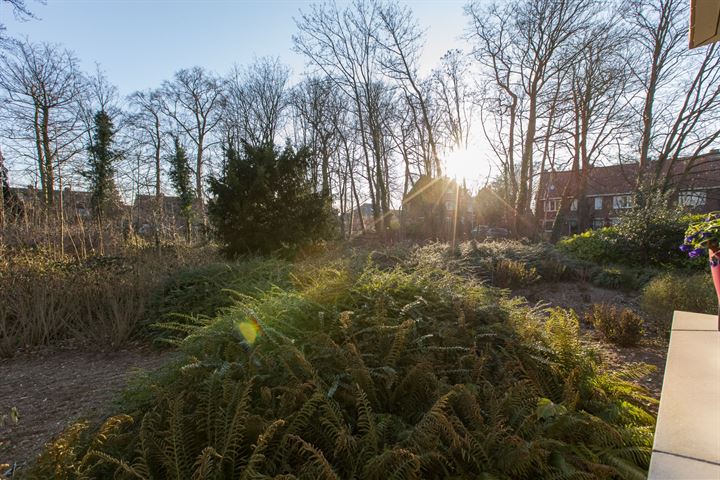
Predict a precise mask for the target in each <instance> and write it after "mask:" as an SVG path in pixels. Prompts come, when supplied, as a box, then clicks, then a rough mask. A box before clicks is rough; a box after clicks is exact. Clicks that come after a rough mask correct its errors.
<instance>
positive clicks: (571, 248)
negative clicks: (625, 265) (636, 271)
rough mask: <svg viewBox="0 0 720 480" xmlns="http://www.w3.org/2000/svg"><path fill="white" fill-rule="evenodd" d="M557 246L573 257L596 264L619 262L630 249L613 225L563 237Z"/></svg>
mask: <svg viewBox="0 0 720 480" xmlns="http://www.w3.org/2000/svg"><path fill="white" fill-rule="evenodd" d="M557 247H558V249H559V250H560V251H562V252H564V253H567V254H569V255H572V256H574V257H575V258H578V259H581V260H586V261H588V262H593V263H598V264H605V263H617V262H620V261H622V260H623V257H624V256H625V255H626V253H627V251H628V250H629V249H630V246H629V245H627V244H626V243H624V242H623V241H622V237H621V236H620V234H619V233H618V231H617V229H616V228H614V227H605V228H599V229H596V230H588V231H586V232H583V233H580V234H577V235H573V236H571V237H568V238H564V239H562V240H560V241H559V242H558V243H557Z"/></svg>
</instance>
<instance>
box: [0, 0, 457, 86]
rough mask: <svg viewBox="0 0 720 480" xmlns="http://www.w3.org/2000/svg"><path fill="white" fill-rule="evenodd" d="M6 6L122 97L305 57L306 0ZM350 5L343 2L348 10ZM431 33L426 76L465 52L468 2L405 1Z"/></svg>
mask: <svg viewBox="0 0 720 480" xmlns="http://www.w3.org/2000/svg"><path fill="white" fill-rule="evenodd" d="M2 3H3V2H0V18H1V19H2V23H5V25H6V27H7V32H6V34H8V35H10V36H13V37H16V38H17V37H24V36H27V37H28V38H30V40H32V41H35V42H40V41H43V42H51V43H59V44H62V45H63V46H64V47H66V48H68V49H70V50H72V51H74V52H75V53H76V55H77V56H78V58H79V59H80V61H81V65H82V67H83V69H84V70H85V71H88V72H92V71H94V70H95V63H96V62H97V63H99V64H100V66H101V68H102V69H103V70H105V72H106V73H107V76H108V78H109V80H110V81H111V82H112V83H114V84H115V85H116V86H117V87H118V88H119V90H120V93H121V94H122V95H127V94H130V93H132V92H133V91H135V90H144V89H148V88H154V87H157V86H159V85H160V83H162V81H163V80H166V79H169V78H171V77H172V75H173V73H174V72H175V71H177V70H179V69H180V68H186V67H192V66H195V65H199V66H203V67H206V68H207V69H209V70H211V71H214V72H216V73H220V74H224V73H226V72H227V71H229V70H230V68H231V66H232V65H233V64H234V63H237V64H239V65H247V64H249V63H251V62H252V61H253V59H254V58H256V57H261V56H273V57H279V58H280V60H281V61H282V62H283V63H285V64H287V65H289V66H290V68H291V69H292V72H293V75H294V76H295V77H296V78H297V76H299V75H301V74H302V73H303V71H304V70H305V59H304V58H303V57H302V56H301V55H299V54H297V53H295V52H293V51H292V35H293V33H295V32H296V30H297V29H296V27H295V22H294V20H293V18H294V17H298V15H299V12H300V11H301V10H307V9H308V8H309V6H310V5H311V4H312V3H316V2H311V1H306V0H265V1H262V0H47V2H46V4H45V5H43V4H42V3H39V2H35V1H34V0H27V4H28V7H29V8H30V9H31V11H33V13H35V15H36V16H37V17H38V19H37V20H33V19H31V20H27V21H17V20H15V19H14V18H13V16H12V14H11V12H10V8H9V7H8V6H7V5H4V6H2ZM343 3H347V2H346V1H345V2H344V1H342V0H340V1H338V4H340V5H342V4H343ZM401 3H404V4H406V5H409V6H411V7H412V9H413V12H414V13H415V15H416V17H417V20H418V22H419V24H420V25H421V26H422V27H424V28H427V36H426V45H425V51H424V55H423V57H422V65H421V73H425V72H427V71H429V70H430V69H431V68H432V67H433V66H434V65H435V64H437V62H438V60H439V59H440V57H441V56H442V55H443V53H445V52H446V51H447V50H448V49H450V48H463V47H464V45H465V44H464V42H463V41H462V40H461V39H460V38H459V37H460V35H461V34H462V31H463V29H464V28H465V25H466V24H467V20H466V18H465V17H464V16H463V5H464V4H465V3H466V0H404V1H402V2H401Z"/></svg>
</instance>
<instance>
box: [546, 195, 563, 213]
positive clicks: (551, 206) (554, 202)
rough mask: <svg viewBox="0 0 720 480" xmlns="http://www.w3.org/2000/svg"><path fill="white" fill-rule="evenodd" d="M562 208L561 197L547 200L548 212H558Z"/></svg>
mask: <svg viewBox="0 0 720 480" xmlns="http://www.w3.org/2000/svg"><path fill="white" fill-rule="evenodd" d="M559 209H560V199H559V198H552V199H548V200H545V211H546V212H557V211H558V210H559Z"/></svg>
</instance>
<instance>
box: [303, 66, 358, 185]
mask: <svg viewBox="0 0 720 480" xmlns="http://www.w3.org/2000/svg"><path fill="white" fill-rule="evenodd" d="M290 102H291V105H292V107H293V111H294V113H295V115H294V116H295V118H296V125H295V130H296V134H299V135H300V142H301V143H302V144H303V145H308V146H309V147H310V148H311V150H312V152H313V157H312V159H313V160H314V162H315V165H313V168H312V176H313V178H312V180H313V183H314V184H315V185H316V188H317V187H318V185H319V188H318V190H319V191H321V192H322V193H323V195H326V196H329V195H330V193H331V169H332V167H333V165H332V164H331V163H332V159H333V157H335V156H336V155H337V153H338V150H339V149H340V138H339V131H340V128H342V125H341V124H342V123H343V122H344V121H345V118H344V114H345V109H344V108H343V102H342V98H341V97H340V96H339V95H337V93H336V92H335V91H334V90H333V84H332V81H331V80H329V79H327V78H324V79H322V78H314V77H310V78H307V79H305V80H304V81H302V82H301V83H300V84H299V85H297V86H296V87H295V88H294V89H293V91H292V94H291V96H290ZM339 168H341V169H342V170H343V171H347V164H346V163H345V164H344V165H343V167H339ZM318 173H319V176H318ZM318 177H319V179H320V181H318Z"/></svg>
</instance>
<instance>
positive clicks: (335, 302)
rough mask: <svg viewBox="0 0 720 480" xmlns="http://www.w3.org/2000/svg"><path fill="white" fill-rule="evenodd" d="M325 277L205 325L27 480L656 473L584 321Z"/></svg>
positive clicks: (413, 278) (420, 274) (434, 283)
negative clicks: (128, 411) (129, 407)
mask: <svg viewBox="0 0 720 480" xmlns="http://www.w3.org/2000/svg"><path fill="white" fill-rule="evenodd" d="M298 268H302V265H298ZM334 268H335V269H339V268H340V265H336V266H335V267H334ZM318 277H319V278H325V279H326V281H327V284H328V287H327V288H328V289H329V293H327V294H326V293H323V292H322V289H323V286H322V285H323V283H324V281H321V282H315V283H312V282H311V283H309V284H308V283H307V282H306V281H305V280H302V281H301V282H300V285H301V287H302V289H303V290H305V289H307V291H308V292H311V293H312V295H311V298H310V297H308V296H306V295H305V294H304V293H303V292H302V291H298V290H294V289H292V288H290V289H279V288H274V289H272V290H270V291H268V292H266V293H264V294H262V295H258V296H256V297H254V298H250V297H246V298H243V299H241V301H240V302H238V303H237V304H236V305H234V306H232V307H230V308H228V309H225V310H223V311H221V313H220V315H219V316H218V317H217V318H216V319H215V320H213V321H212V322H209V323H207V324H206V325H204V326H199V327H195V328H194V331H193V332H192V333H191V335H189V336H188V337H187V338H186V339H185V340H184V341H183V342H182V344H181V350H182V352H183V353H184V354H185V357H184V358H183V359H182V360H181V362H180V364H179V365H177V366H175V367H173V368H174V369H175V374H174V375H165V376H162V377H158V378H157V379H156V380H155V382H154V383H153V384H152V385H147V384H146V383H145V384H144V386H143V387H142V388H143V389H144V390H145V391H146V394H145V395H144V396H143V395H135V396H134V397H133V398H135V399H136V402H137V403H136V405H135V407H136V409H137V411H136V412H135V413H134V414H133V416H132V417H128V416H127V415H125V414H120V415H116V416H114V417H111V419H110V420H109V421H108V422H106V423H105V424H104V425H103V426H102V427H101V428H99V429H96V431H95V433H94V434H93V435H88V437H89V438H87V439H83V436H82V435H79V434H78V433H77V431H79V430H82V429H83V427H82V425H81V426H79V427H76V428H75V429H74V430H73V429H70V430H69V431H68V432H66V434H65V435H64V436H61V437H60V438H59V439H58V440H57V441H56V444H57V445H59V446H60V447H62V448H61V450H62V452H63V456H62V458H59V459H58V460H57V461H55V460H54V459H53V458H54V457H53V456H52V455H46V456H44V457H43V461H42V462H41V463H39V464H37V465H36V466H35V467H34V469H33V470H31V471H29V472H28V476H29V477H31V478H48V477H53V478H54V477H57V476H61V477H62V476H63V475H69V473H72V474H73V475H77V476H84V477H95V478H115V477H118V476H121V475H124V476H126V477H131V476H132V475H135V476H142V477H144V478H218V479H222V478H279V477H282V478H291V476H292V477H293V478H367V479H381V478H407V479H409V478H449V477H453V478H468V479H469V478H483V477H488V478H490V477H494V478H537V479H542V478H559V477H562V476H567V469H568V468H570V467H568V465H572V467H571V468H572V472H573V475H574V476H577V477H583V478H585V477H587V478H591V477H595V476H596V473H597V472H603V475H604V476H605V477H606V478H642V477H643V475H644V472H645V470H646V469H647V466H648V463H649V455H650V451H651V444H652V435H651V429H652V425H653V424H654V418H653V417H652V416H651V415H650V414H648V413H647V412H646V411H645V410H644V407H643V406H642V405H643V400H642V395H641V393H642V390H641V389H640V388H639V387H633V386H632V385H630V384H629V383H628V382H626V381H624V380H621V379H619V378H618V377H611V376H608V375H606V374H604V373H603V371H602V369H601V367H600V365H599V364H598V363H597V362H596V361H595V360H594V357H593V356H592V355H591V354H589V352H587V351H585V350H583V347H582V344H581V343H580V341H579V339H578V329H577V318H576V317H575V316H574V314H572V313H570V312H565V311H560V310H558V311H556V313H554V315H553V316H552V317H551V320H550V321H548V323H547V324H546V326H545V328H543V327H542V321H541V319H540V318H539V315H538V314H537V311H536V310H534V309H530V308H529V307H522V306H520V305H519V304H518V303H517V301H514V300H509V299H507V298H506V297H504V296H503V295H501V294H500V293H499V292H498V291H497V290H496V289H490V288H486V287H483V286H481V285H479V284H478V283H476V282H475V281H473V280H469V279H467V278H464V277H461V276H459V275H457V274H454V273H452V272H449V271H448V270H445V269H437V268H432V267H425V268H408V265H407V264H402V265H398V266H397V267H395V268H392V269H380V268H378V267H377V266H375V265H372V264H370V265H368V266H366V267H365V268H363V269H362V270H361V271H359V272H353V271H348V272H347V273H346V274H345V275H333V274H329V273H325V274H322V275H319V276H318ZM338 281H340V282H341V283H347V285H349V288H348V289H347V294H346V295H344V296H338V295H336V294H335V292H336V291H337V284H338ZM83 431H87V430H83ZM58 449H59V447H57V446H56V447H50V451H51V452H53V451H57V450H58ZM70 469H72V470H70Z"/></svg>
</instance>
